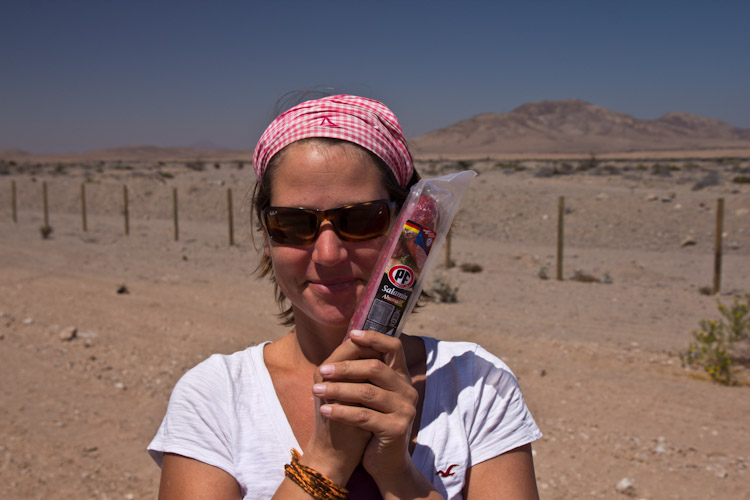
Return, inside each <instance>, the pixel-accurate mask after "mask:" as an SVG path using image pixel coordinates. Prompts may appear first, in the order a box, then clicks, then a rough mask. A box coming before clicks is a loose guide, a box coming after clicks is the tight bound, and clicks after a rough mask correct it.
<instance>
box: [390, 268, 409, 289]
mask: <svg viewBox="0 0 750 500" xmlns="http://www.w3.org/2000/svg"><path fill="white" fill-rule="evenodd" d="M388 281H390V282H391V283H393V284H394V285H396V286H397V287H399V288H409V287H410V286H411V285H412V283H414V271H412V270H411V268H410V267H409V266H403V265H397V266H393V267H392V268H390V269H389V270H388Z"/></svg>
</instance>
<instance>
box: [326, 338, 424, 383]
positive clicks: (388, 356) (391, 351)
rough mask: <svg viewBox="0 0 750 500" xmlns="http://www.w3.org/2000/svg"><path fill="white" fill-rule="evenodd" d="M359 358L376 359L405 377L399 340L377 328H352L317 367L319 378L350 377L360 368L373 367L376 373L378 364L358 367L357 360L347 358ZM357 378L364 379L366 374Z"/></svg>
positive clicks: (403, 357)
mask: <svg viewBox="0 0 750 500" xmlns="http://www.w3.org/2000/svg"><path fill="white" fill-rule="evenodd" d="M359 359H377V360H380V361H381V362H382V363H383V364H384V365H385V366H387V367H390V368H392V369H393V370H396V371H397V372H398V373H400V374H403V375H405V376H406V377H407V378H409V369H408V366H407V363H406V356H405V355H404V349H403V346H402V344H401V341H400V340H399V339H397V338H395V337H391V336H388V335H385V334H382V333H379V332H375V331H362V330H352V332H351V335H350V337H349V339H347V340H346V341H345V342H343V343H342V344H341V345H340V346H339V347H337V348H336V350H335V351H333V353H331V355H330V356H329V357H328V359H326V361H325V362H324V363H323V364H322V365H321V367H320V370H319V373H320V375H321V377H320V378H326V379H328V378H336V379H339V380H340V379H343V378H351V379H354V378H356V377H357V376H362V374H363V371H362V369H375V371H374V372H373V373H377V369H379V367H378V366H376V365H374V364H370V365H362V366H360V367H359V368H360V369H359V370H358V369H357V366H358V363H351V362H350V361H352V360H359ZM360 380H367V378H361V379H360Z"/></svg>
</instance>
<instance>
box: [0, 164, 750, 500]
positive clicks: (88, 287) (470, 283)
mask: <svg viewBox="0 0 750 500" xmlns="http://www.w3.org/2000/svg"><path fill="white" fill-rule="evenodd" d="M748 157H750V155H748V156H745V157H744V159H742V158H740V159H737V158H735V159H732V158H724V157H718V156H716V155H714V156H712V155H710V154H706V155H704V156H702V157H695V158H670V157H662V158H654V157H652V158H651V159H644V158H640V159H639V158H637V157H628V158H624V159H620V160H617V159H616V158H610V159H604V158H600V159H597V160H596V162H594V163H592V160H594V159H593V158H589V159H587V158H585V157H583V158H578V159H569V160H559V159H558V160H555V159H550V158H545V159H541V160H531V159H522V158H512V159H506V160H498V159H481V160H477V159H473V160H464V161H455V160H447V159H432V160H430V159H428V158H423V159H421V160H420V161H419V163H418V167H419V169H420V171H421V172H422V173H423V174H424V175H428V176H432V175H438V174H441V173H444V172H449V171H453V170H455V169H459V168H472V169H475V170H476V171H477V172H478V173H479V175H478V176H477V177H476V178H475V180H474V181H473V183H472V185H471V187H470V189H469V192H468V194H467V195H466V197H465V199H464V201H463V203H462V208H461V210H460V212H459V215H458V217H457V220H456V222H455V226H454V231H453V236H452V239H451V248H450V258H451V259H452V261H453V262H455V266H453V267H450V268H449V267H448V266H447V265H446V259H445V258H444V257H445V255H443V256H441V258H440V259H439V265H438V266H436V268H435V270H434V272H433V274H432V276H431V277H430V279H429V280H428V284H427V288H428V289H433V288H434V286H435V285H437V284H438V283H443V284H444V285H446V286H448V287H449V288H451V289H452V290H453V291H454V292H455V294H456V298H457V302H455V303H438V302H432V303H428V304H427V305H426V306H425V307H423V308H422V309H421V310H419V311H418V312H417V313H416V314H414V315H412V316H411V317H410V318H409V320H408V323H407V326H406V328H405V330H406V331H407V332H408V333H412V334H419V335H431V336H435V337H438V338H442V339H451V340H452V339H456V340H470V341H475V342H478V343H480V344H482V345H484V346H485V347H486V348H488V349H489V350H490V351H491V352H493V353H495V354H497V355H498V356H500V357H501V358H502V359H503V360H505V361H506V362H507V363H508V364H509V366H510V367H511V368H512V369H513V371H514V372H515V374H516V375H517V377H518V379H519V381H520V384H521V387H522V389H523V391H524V396H525V398H526V401H527V403H528V405H529V407H530V408H531V410H532V412H533V415H534V417H535V419H536V421H537V423H538V424H539V426H540V428H541V429H542V432H543V433H544V437H543V438H542V439H541V440H539V441H538V442H536V443H534V455H535V466H536V474H537V481H538V485H539V490H540V494H541V497H542V498H543V499H579V498H627V497H633V498H643V499H711V498H722V499H750V470H749V469H750V423H749V422H750V420H749V419H748V415H750V384H748V381H749V380H750V377H748V376H747V368H746V367H743V366H737V367H736V370H737V371H736V377H737V380H738V381H739V382H740V383H739V384H737V385H735V386H721V385H718V384H716V383H714V382H712V381H711V380H710V379H709V377H708V376H707V375H706V374H705V372H703V371H702V370H701V369H700V368H699V367H695V368H685V367H683V366H682V364H681V361H680V357H679V353H680V352H681V351H684V350H685V349H686V348H687V346H688V344H689V342H690V341H691V340H692V336H691V333H690V332H691V330H693V329H695V328H697V327H698V322H699V321H700V320H701V319H703V318H707V319H718V317H719V313H718V310H717V299H718V300H720V301H722V303H727V304H728V303H729V302H730V301H731V300H732V298H733V297H734V296H739V295H741V294H744V293H748V292H750V184H742V183H737V182H733V181H734V179H736V178H737V177H738V176H742V175H745V176H747V175H750V174H749V173H748V172H750V160H748ZM587 162H588V163H587ZM3 173H4V175H0V235H1V237H0V273H1V275H2V280H0V380H2V383H1V384H0V387H1V388H2V389H1V390H0V497H1V498H4V499H8V500H16V499H18V500H21V499H43V498H75V499H101V500H105V499H110V500H113V499H118V500H119V499H141V498H144V499H145V498H155V497H156V494H157V490H158V483H159V469H158V467H157V466H156V465H155V464H154V463H153V462H152V460H151V459H150V458H149V456H148V454H147V453H146V446H147V444H148V443H149V441H150V439H151V438H152V436H153V435H154V433H155V431H156V429H157V427H158V425H159V423H160V421H161V418H162V416H163V413H164V410H165V407H166V404H167V400H168V398H169V394H170V391H171V389H172V387H173V385H174V384H175V382H176V381H177V379H178V378H179V377H180V376H181V375H182V374H183V373H184V372H185V371H186V370H188V369H189V368H190V367H192V366H193V365H195V364H196V363H198V362H199V361H201V360H202V359H204V358H206V357H207V356H209V355H210V354H211V353H216V352H221V353H230V352H234V351H237V350H241V349H243V348H245V347H247V346H249V345H252V344H254V343H257V342H260V341H263V340H266V339H275V338H278V337H280V336H281V335H283V334H284V333H285V329H284V328H283V327H281V326H279V325H278V324H277V322H276V317H275V312H276V307H275V304H274V302H273V300H272V291H271V288H270V285H269V284H268V283H266V282H264V281H261V280H258V279H257V278H256V277H255V276H254V275H253V269H254V267H255V264H256V262H257V252H256V250H255V248H254V246H253V241H252V230H251V225H250V223H249V210H248V204H247V201H248V193H249V191H250V190H251V189H252V185H253V180H252V172H251V169H250V168H249V162H247V160H245V163H244V164H241V163H239V162H233V161H227V160H221V161H217V162H211V161H202V162H198V163H195V164H192V165H189V166H186V165H185V162H179V161H174V162H170V161H161V162H159V163H156V162H152V163H148V162H140V163H138V162H135V163H134V162H131V163H120V162H115V161H106V162H105V161H101V162H98V163H97V162H92V161H88V162H87V163H83V164H75V163H59V164H55V163H54V162H46V163H43V164H37V165H35V164H31V163H28V164H25V163H23V161H18V162H14V163H13V164H12V165H11V164H9V163H6V164H5V168H4V171H3ZM13 183H15V187H16V194H15V199H16V205H17V214H16V221H14V220H13V214H12V209H11V207H12V194H11V191H12V185H13ZM43 183H46V186H47V191H48V214H49V215H48V217H49V226H50V227H51V228H52V233H51V234H49V235H48V237H47V238H43V237H42V235H41V231H40V228H41V227H42V226H43V225H44V215H43V213H44V212H43V203H42V185H43ZM81 184H85V189H86V205H87V228H86V229H87V230H86V231H84V230H83V227H82V226H83V221H82V215H81V197H80V193H81V187H80V186H81ZM124 185H127V188H128V216H129V221H128V222H129V228H128V229H129V234H127V235H126V234H125V226H124V213H123V212H124V210H123V205H124V202H123V186H124ZM173 188H176V189H177V191H178V193H179V212H178V214H179V227H178V229H179V233H178V238H179V239H178V240H175V230H174V223H173V204H172V203H173V197H172V196H173ZM228 188H231V189H232V193H233V202H234V206H233V210H234V211H233V214H234V245H232V246H230V245H229V230H228V223H227V189H228ZM561 196H563V197H564V214H565V215H564V235H565V239H564V241H565V245H564V259H563V270H562V271H563V278H564V279H563V280H557V279H555V276H556V244H557V228H558V226H557V224H558V206H559V205H558V203H559V197H561ZM719 198H723V199H724V220H723V235H722V246H723V260H722V275H721V292H720V293H719V294H718V296H714V295H711V294H708V295H707V294H705V293H701V289H702V288H705V287H709V288H710V287H711V286H712V285H713V271H714V247H715V232H716V211H717V205H718V203H717V200H718V199H719ZM442 252H443V254H445V253H446V249H443V251H442ZM480 268H481V271H480V272H468V270H474V271H477V270H479V269H480ZM576 273H577V274H578V276H581V275H587V276H590V277H593V278H594V279H593V280H585V281H581V280H576V279H572V277H573V276H574V275H575V274H576ZM545 276H546V277H547V279H544V277H545ZM73 331H75V333H73Z"/></svg>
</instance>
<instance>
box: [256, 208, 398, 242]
mask: <svg viewBox="0 0 750 500" xmlns="http://www.w3.org/2000/svg"><path fill="white" fill-rule="evenodd" d="M375 204H383V205H385V206H386V207H388V224H387V225H386V227H385V229H384V230H383V231H382V232H381V233H378V234H375V235H372V236H367V237H356V236H355V237H351V236H347V235H345V234H342V232H341V228H340V227H339V223H340V222H339V215H338V214H339V213H340V212H341V211H342V210H348V209H352V208H356V207H362V206H366V205H375ZM395 207H396V202H395V201H391V200H386V199H382V200H372V201H365V202H362V203H352V204H349V205H342V206H340V207H335V208H328V209H326V210H318V209H314V208H303V207H280V206H270V207H266V208H265V209H264V210H263V212H262V216H263V227H265V229H266V233H267V234H268V237H269V238H271V240H272V241H273V242H275V243H278V244H280V245H295V246H300V245H309V244H311V243H313V242H314V241H315V240H316V239H317V238H318V235H319V234H320V225H321V224H322V223H323V221H326V220H327V221H329V222H330V223H331V226H332V227H333V230H334V231H335V232H336V235H337V236H338V237H339V238H340V239H341V240H343V241H367V240H371V239H374V238H377V237H378V236H382V235H384V234H385V233H386V232H388V228H389V227H390V225H391V221H392V219H393V212H394V208H395ZM272 210H294V211H295V212H297V213H307V214H311V215H314V216H315V233H314V234H313V235H312V236H311V237H310V238H303V239H300V240H296V239H295V237H294V236H293V237H292V242H290V241H288V240H289V238H286V240H285V241H278V240H277V239H276V238H275V237H274V234H273V232H272V229H271V224H270V223H269V217H270V215H269V213H270V212H271V211H272Z"/></svg>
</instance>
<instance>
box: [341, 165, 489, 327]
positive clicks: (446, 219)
mask: <svg viewBox="0 0 750 500" xmlns="http://www.w3.org/2000/svg"><path fill="white" fill-rule="evenodd" d="M475 175H476V172H473V171H470V170H468V171H464V172H460V173H458V174H451V175H446V176H442V177H435V178H431V179H422V180H420V181H419V182H418V183H417V184H415V185H414V186H413V187H412V188H411V191H410V193H409V196H408V197H407V199H406V201H405V202H404V206H403V208H402V209H401V212H400V213H399V215H398V217H397V219H396V221H395V223H394V224H393V226H392V227H391V230H390V232H389V233H388V238H387V239H386V242H385V244H384V245H383V249H382V251H381V253H380V256H379V257H378V261H377V262H376V264H375V268H374V269H373V272H372V276H370V279H369V281H368V283H367V287H366V288H365V291H364V293H363V295H362V299H361V300H360V304H359V306H358V307H357V310H356V311H355V312H354V315H353V316H352V319H351V321H350V323H349V331H351V330H375V331H379V332H381V333H385V334H387V335H391V336H398V335H400V334H401V330H402V327H403V324H404V323H405V320H406V317H407V316H408V315H409V313H411V310H412V309H413V308H414V305H415V304H416V301H417V299H418V298H419V294H420V293H421V291H422V284H423V282H424V277H425V276H426V275H427V273H428V271H429V268H430V267H431V265H432V263H433V262H434V261H435V256H437V254H438V252H439V251H440V247H441V246H442V244H443V242H444V241H445V237H446V235H447V233H448V231H449V230H450V226H451V223H452V222H453V218H454V217H455V215H456V212H457V211H458V204H459V202H460V199H461V196H462V195H463V193H464V191H465V190H466V188H467V187H468V185H469V182H470V181H471V179H472V178H473V177H474V176H475ZM347 336H348V335H347Z"/></svg>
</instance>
